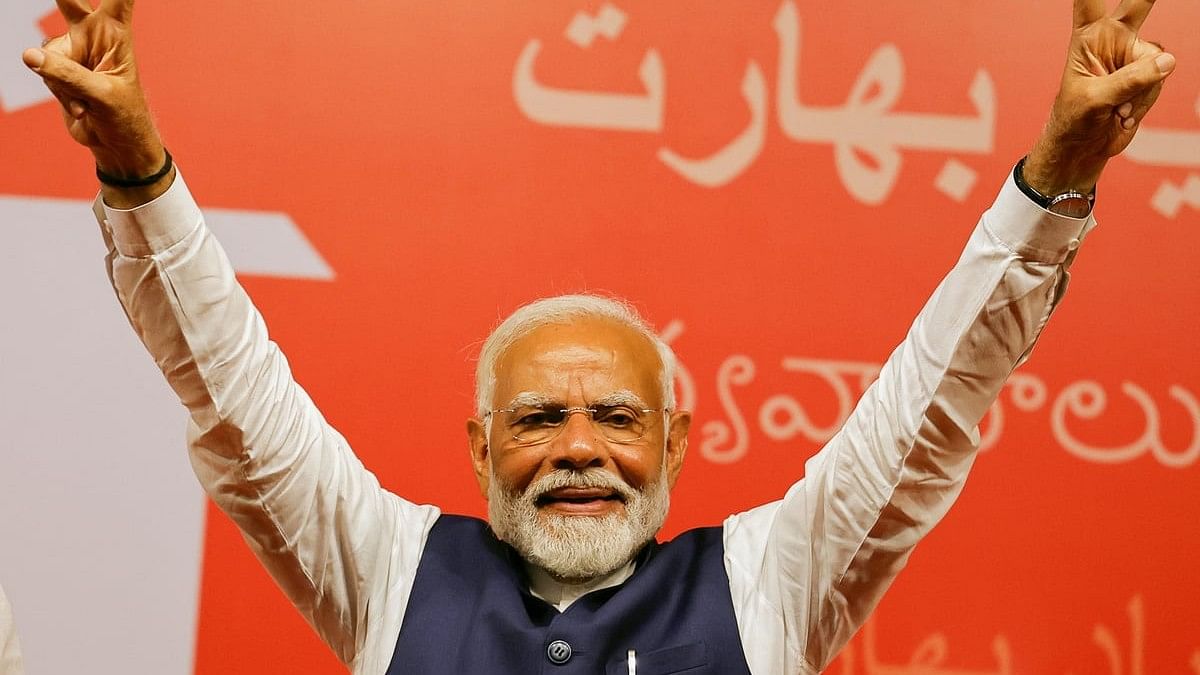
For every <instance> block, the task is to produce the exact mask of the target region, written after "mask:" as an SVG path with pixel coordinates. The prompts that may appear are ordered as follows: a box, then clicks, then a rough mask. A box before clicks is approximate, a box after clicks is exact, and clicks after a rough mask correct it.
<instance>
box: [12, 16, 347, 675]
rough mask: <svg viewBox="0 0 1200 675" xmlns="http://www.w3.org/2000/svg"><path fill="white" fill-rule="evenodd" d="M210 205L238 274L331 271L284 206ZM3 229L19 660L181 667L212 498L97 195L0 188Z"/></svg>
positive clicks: (79, 668) (48, 664)
mask: <svg viewBox="0 0 1200 675" xmlns="http://www.w3.org/2000/svg"><path fill="white" fill-rule="evenodd" d="M8 1H9V0H4V2H8ZM206 214H207V217H208V218H209V219H210V221H211V222H210V225H211V227H212V228H213V230H214V231H215V232H217V234H218V236H220V237H221V239H222V240H223V242H224V243H225V245H226V248H227V250H228V253H229V257H230V260H231V261H232V262H233V264H234V266H235V268H236V269H237V270H238V271H239V272H241V273H251V274H267V275H271V276H282V277H290V278H306V279H331V278H333V271H332V270H331V269H330V268H329V266H328V265H327V264H326V263H325V261H324V260H323V259H322V258H321V256H320V254H319V253H318V252H317V251H316V250H314V249H313V247H312V246H311V245H310V244H309V243H308V241H307V240H306V239H305V238H304V236H303V234H302V233H301V232H300V230H299V228H297V227H296V225H295V223H293V222H292V220H291V219H290V218H289V217H288V216H287V215H285V214H282V213H263V212H250V211H235V210H223V209H212V210H206ZM0 229H2V230H3V235H4V241H5V245H4V246H3V247H0V307H3V308H4V318H3V319H2V320H0V514H2V515H0V542H2V544H0V579H3V581H4V587H5V590H6V591H7V592H8V595H9V596H10V600H11V601H12V603H13V608H14V611H15V614H16V620H17V627H18V630H19V631H20V635H21V641H22V648H23V651H24V653H25V661H26V667H27V668H28V670H29V672H30V673H89V674H93V675H110V674H111V675H117V674H122V675H124V674H127V673H156V674H157V675H188V674H190V673H192V672H193V667H194V654H195V636H196V617H197V614H198V606H197V602H198V599H199V595H200V586H199V584H200V562H201V556H202V553H203V551H202V545H203V538H204V513H205V502H204V499H203V498H202V495H201V491H200V488H199V487H198V486H197V484H196V481H195V478H194V477H193V475H192V470H191V467H190V465H189V464H188V460H187V453H186V449H185V447H184V426H185V422H186V413H185V412H184V410H183V409H182V407H181V406H180V405H179V404H178V402H177V400H176V399H175V396H174V395H173V393H172V392H171V390H170V389H169V388H168V387H167V385H166V383H165V382H164V380H163V378H162V376H161V374H159V372H158V371H157V369H156V368H155V366H154V363H153V361H152V359H150V358H149V357H148V356H147V355H146V353H145V352H144V351H143V349H142V347H141V345H140V344H139V343H138V341H137V339H136V338H135V337H134V336H133V334H132V332H131V331H130V328H129V325H128V323H127V322H126V320H125V316H124V314H123V313H122V311H121V309H120V307H119V306H118V304H117V301H116V299H115V298H114V296H113V292H112V288H111V287H110V285H109V283H108V279H107V278H106V276H105V272H104V262H103V257H104V246H103V244H102V243H101V239H100V233H99V229H98V227H97V225H96V223H95V221H94V219H93V217H92V213H91V204H90V203H89V202H86V201H80V200H63V199H42V198H33V197H18V196H3V195H0Z"/></svg>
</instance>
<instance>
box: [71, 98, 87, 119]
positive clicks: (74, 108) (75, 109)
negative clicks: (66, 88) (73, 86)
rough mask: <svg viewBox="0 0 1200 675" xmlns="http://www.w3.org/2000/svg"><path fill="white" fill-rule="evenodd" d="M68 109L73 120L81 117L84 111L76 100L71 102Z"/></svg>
mask: <svg viewBox="0 0 1200 675" xmlns="http://www.w3.org/2000/svg"><path fill="white" fill-rule="evenodd" d="M68 107H69V108H70V110H71V117H74V118H75V119H79V118H81V117H83V113H84V111H85V110H86V109H85V108H84V107H83V104H82V103H80V102H79V101H76V100H72V101H71V103H70V105H69V106H68Z"/></svg>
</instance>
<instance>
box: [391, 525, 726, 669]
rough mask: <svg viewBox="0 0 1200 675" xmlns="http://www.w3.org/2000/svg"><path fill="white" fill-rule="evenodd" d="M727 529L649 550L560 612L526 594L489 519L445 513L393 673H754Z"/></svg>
mask: <svg viewBox="0 0 1200 675" xmlns="http://www.w3.org/2000/svg"><path fill="white" fill-rule="evenodd" d="M723 552H724V547H723V545H722V541H721V529H720V528H716V527H712V528H704V529H699V530H691V531H689V532H685V533H684V534H682V535H680V536H679V537H678V538H676V539H674V540H672V541H670V542H668V543H666V544H656V543H651V544H649V545H648V546H647V547H646V548H645V549H643V550H642V552H641V553H640V554H639V556H638V565H637V571H636V572H635V573H634V575H633V576H632V577H630V578H629V580H628V581H626V582H625V583H624V584H622V585H620V586H617V587H614V588H606V589H602V590H599V591H593V592H591V593H589V594H587V595H585V596H583V597H582V598H580V599H578V600H576V601H575V603H574V604H572V605H571V606H570V607H568V608H567V611H565V612H562V613H559V611H558V610H556V609H555V608H554V607H553V606H551V605H549V604H548V603H546V602H543V601H542V600H539V599H538V598H535V597H534V596H533V595H531V594H530V593H529V582H528V580H527V578H526V577H525V573H524V568H523V566H522V564H521V560H520V558H519V557H518V556H517V554H516V552H514V551H513V550H512V549H511V548H509V547H508V546H507V545H505V544H504V543H502V542H500V541H498V540H497V539H496V538H495V537H494V536H493V535H492V531H491V529H490V528H488V526H487V523H485V522H483V521H481V520H478V519H475V518H466V517H462V516H445V515H444V516H442V517H441V518H439V519H438V521H437V523H435V524H434V526H433V529H432V530H431V531H430V533H429V540H428V541H427V542H426V544H425V551H424V553H422V555H421V564H420V565H419V566H418V568H417V577H416V581H415V582H414V584H413V590H412V596H411V597H410V599H409V601H408V609H407V610H406V611H405V615H404V624H403V626H402V627H401V629H400V637H399V639H398V640H397V641H396V651H395V653H394V654H393V655H392V663H391V666H389V667H388V671H387V672H388V675H532V674H534V673H545V674H547V675H575V674H579V675H583V674H586V675H626V673H628V669H627V666H626V663H627V656H628V652H629V650H631V649H632V650H635V652H636V657H637V675H667V674H669V673H686V674H687V675H705V674H711V675H740V674H744V675H749V673H750V670H749V667H748V666H747V665H746V658H745V656H744V655H743V654H742V643H741V640H740V639H739V638H738V631H737V623H736V619H735V618H734V614H733V600H732V599H731V597H730V595H729V579H728V577H727V576H726V574H725V566H724V563H723V562H722V554H723Z"/></svg>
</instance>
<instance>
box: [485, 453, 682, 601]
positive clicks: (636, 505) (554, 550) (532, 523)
mask: <svg viewBox="0 0 1200 675" xmlns="http://www.w3.org/2000/svg"><path fill="white" fill-rule="evenodd" d="M564 487H588V488H604V489H610V490H613V491H614V492H615V493H616V494H618V495H620V496H621V498H622V499H623V500H624V502H625V512H624V513H608V514H605V515H603V516H568V515H563V514H558V513H542V512H541V510H540V509H538V506H537V500H538V498H539V497H540V496H542V495H544V494H546V493H547V492H549V491H551V490H556V489H558V488H564ZM670 505H671V495H670V488H668V487H667V481H666V477H665V472H664V475H663V476H662V477H661V478H659V480H657V481H655V482H654V483H650V484H648V485H646V487H645V489H643V490H640V491H639V490H635V489H633V487H631V486H630V485H629V484H628V483H626V482H625V481H623V480H621V479H620V478H618V477H616V476H614V475H613V474H611V473H609V472H607V471H603V470H601V469H596V468H590V469H584V470H583V471H570V470H567V469H560V470H558V471H555V472H554V473H551V474H548V475H546V476H545V477H543V478H541V479H539V480H537V481H535V482H533V483H531V484H530V485H529V486H528V487H527V488H525V490H524V491H523V492H519V491H515V490H511V489H509V488H508V487H507V486H505V485H501V483H500V481H499V480H497V478H496V475H495V474H494V473H493V474H492V481H491V483H490V484H489V485H488V520H489V521H490V523H491V526H492V531H493V532H495V533H496V536H497V537H498V538H499V539H500V540H501V541H504V542H506V543H508V545H509V546H512V547H513V548H514V549H516V550H517V553H520V554H521V557H522V558H524V559H525V560H526V562H529V563H532V564H534V565H537V566H538V567H541V568H542V569H544V570H546V571H547V572H549V573H550V574H551V575H552V576H554V577H556V578H558V579H559V580H562V581H572V582H580V581H585V580H589V579H594V578H596V577H600V576H603V575H605V574H608V573H610V572H613V571H614V570H617V569H619V568H620V567H622V566H624V565H625V564H626V563H628V562H629V561H630V560H632V559H633V557H634V556H635V555H637V552H638V551H640V550H641V548H642V547H643V546H645V545H646V543H647V542H649V541H650V540H651V539H653V538H654V535H655V534H657V533H658V531H659V529H661V528H662V525H663V522H664V521H665V520H666V519H667V510H668V509H669V508H670Z"/></svg>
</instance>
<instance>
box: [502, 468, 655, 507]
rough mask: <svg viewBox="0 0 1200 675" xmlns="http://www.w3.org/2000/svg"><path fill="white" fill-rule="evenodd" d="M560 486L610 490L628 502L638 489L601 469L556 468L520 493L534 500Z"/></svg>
mask: <svg viewBox="0 0 1200 675" xmlns="http://www.w3.org/2000/svg"><path fill="white" fill-rule="evenodd" d="M560 488H599V489H603V490H612V491H613V492H614V493H616V494H617V495H618V496H619V497H620V498H621V500H622V501H625V502H628V501H629V500H631V499H634V498H635V497H637V496H638V494H639V493H638V491H637V490H635V489H634V488H633V486H631V485H630V484H629V483H626V482H625V481H623V480H621V479H620V478H618V477H617V476H614V475H612V474H611V473H609V472H607V471H604V470H603V469H595V468H589V469H583V470H579V471H576V470H572V469H558V470H556V471H554V472H553V473H549V474H546V475H545V476H542V477H541V478H539V479H538V480H536V481H534V482H533V483H530V484H529V486H528V487H527V488H525V492H524V494H523V495H522V496H523V497H524V498H525V499H530V500H534V501H536V500H537V499H539V498H541V497H543V496H545V495H546V494H547V493H548V492H551V491H553V490H558V489H560Z"/></svg>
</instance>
